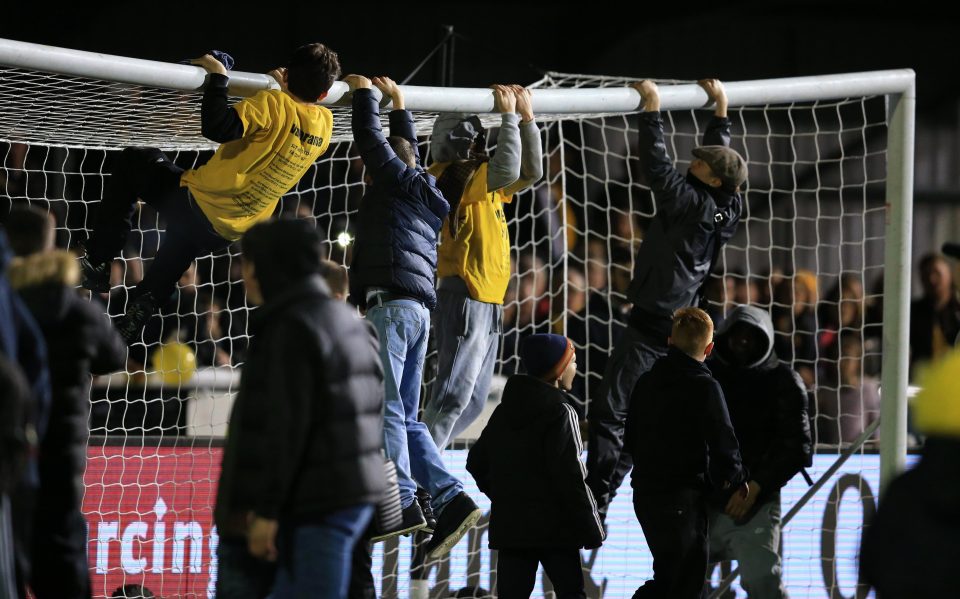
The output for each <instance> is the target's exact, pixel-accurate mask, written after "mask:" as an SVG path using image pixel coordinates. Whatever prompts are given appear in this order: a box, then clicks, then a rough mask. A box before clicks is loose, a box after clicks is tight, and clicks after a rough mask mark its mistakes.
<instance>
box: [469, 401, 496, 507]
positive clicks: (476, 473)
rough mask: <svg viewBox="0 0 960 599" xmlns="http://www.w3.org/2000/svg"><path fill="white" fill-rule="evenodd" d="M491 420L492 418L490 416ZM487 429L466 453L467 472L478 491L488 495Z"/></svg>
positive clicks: (488, 439) (488, 438) (488, 437)
mask: <svg viewBox="0 0 960 599" xmlns="http://www.w3.org/2000/svg"><path fill="white" fill-rule="evenodd" d="M491 420H492V418H491ZM486 431H487V429H484V431H483V432H481V433H480V438H479V439H477V440H476V442H475V443H474V444H473V447H471V448H470V453H468V454H467V472H469V473H470V476H472V477H473V480H474V481H476V483H477V488H478V489H480V492H481V493H483V494H484V495H486V496H487V497H490V491H491V488H490V454H489V452H488V446H489V445H490V436H489V435H487V434H486Z"/></svg>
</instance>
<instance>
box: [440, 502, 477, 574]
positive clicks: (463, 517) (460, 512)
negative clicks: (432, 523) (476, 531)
mask: <svg viewBox="0 0 960 599" xmlns="http://www.w3.org/2000/svg"><path fill="white" fill-rule="evenodd" d="M480 515H481V512H480V508H478V507H477V504H475V503H474V502H473V500H472V499H470V497H469V496H467V494H466V493H460V494H459V495H457V496H456V497H454V498H453V500H452V501H450V503H448V504H447V505H446V506H444V508H443V510H442V511H441V512H440V515H439V516H438V517H437V528H436V529H435V530H434V531H433V539H431V540H430V543H428V544H427V557H428V558H431V559H436V558H438V557H440V556H442V555H445V554H446V553H448V552H449V551H450V550H451V549H453V546H454V545H456V544H457V543H459V542H460V539H462V538H463V535H465V534H467V531H468V530H470V529H471V528H473V527H474V526H476V525H477V520H479V519H480Z"/></svg>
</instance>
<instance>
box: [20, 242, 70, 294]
mask: <svg viewBox="0 0 960 599" xmlns="http://www.w3.org/2000/svg"><path fill="white" fill-rule="evenodd" d="M7 275H8V276H9V277H10V284H11V285H12V286H13V288H14V289H17V290H20V289H24V288H26V287H33V286H36V285H42V284H44V283H57V284H60V285H67V286H69V287H76V286H77V284H78V283H79V282H80V266H79V265H78V264H77V258H76V256H74V255H73V254H71V253H70V252H68V251H65V250H55V251H52V252H40V253H37V254H31V255H29V256H18V257H16V258H14V259H13V260H12V261H11V262H10V270H9V272H8V273H7Z"/></svg>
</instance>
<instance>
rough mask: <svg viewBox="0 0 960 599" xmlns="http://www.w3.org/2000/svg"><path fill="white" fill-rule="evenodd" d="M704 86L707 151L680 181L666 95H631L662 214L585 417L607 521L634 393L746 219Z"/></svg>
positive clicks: (714, 91)
mask: <svg viewBox="0 0 960 599" xmlns="http://www.w3.org/2000/svg"><path fill="white" fill-rule="evenodd" d="M700 85H701V86H702V87H703V88H704V90H706V92H707V95H708V96H709V97H710V99H712V100H713V101H714V102H716V110H715V112H714V116H713V118H712V119H710V122H709V123H708V124H707V127H706V130H705V131H704V133H703V144H704V145H702V146H700V147H699V148H696V149H695V150H694V151H693V155H694V160H693V161H692V162H691V163H690V169H689V171H688V172H687V175H686V176H684V175H683V174H682V173H681V172H680V171H678V170H677V168H676V167H675V166H674V165H673V163H672V162H671V161H670V159H669V157H668V156H667V147H666V144H665V143H664V139H663V119H662V118H661V116H660V96H659V92H658V90H657V86H656V85H655V84H654V83H653V82H651V81H642V82H640V83H638V84H636V85H635V86H634V87H636V89H637V90H638V91H639V92H640V95H641V97H642V99H643V110H644V112H643V113H641V114H640V115H639V118H640V123H639V132H640V143H639V155H640V164H641V168H642V172H643V174H644V176H645V177H646V181H645V183H646V184H647V185H649V186H650V189H651V190H652V191H653V197H654V201H655V204H656V208H657V214H656V216H655V217H654V219H653V220H652V221H651V223H650V227H649V229H648V230H647V232H646V234H645V235H644V239H643V243H642V244H641V245H640V249H639V250H638V252H637V256H636V259H635V261H634V272H633V279H632V281H631V282H630V287H629V288H628V289H627V299H628V300H629V301H630V302H631V303H632V304H633V310H632V312H631V314H630V318H629V322H628V325H629V326H628V327H627V328H626V330H624V332H623V334H622V335H621V336H620V338H619V339H618V340H617V343H616V345H615V346H614V348H613V353H612V354H611V356H610V360H609V361H608V362H607V365H606V370H605V371H604V375H603V381H602V383H601V386H600V396H599V397H595V398H591V399H592V402H591V404H590V407H589V410H588V412H587V418H588V420H589V422H590V427H589V433H590V438H589V450H588V451H587V472H588V475H587V483H588V484H589V485H590V488H591V489H592V490H593V494H594V495H595V496H596V498H597V503H598V504H599V506H600V510H601V515H605V513H606V509H607V506H608V505H609V504H610V501H611V500H612V499H613V497H614V495H616V493H617V489H618V488H619V487H620V483H621V482H623V478H624V476H626V473H627V472H629V471H630V455H629V452H624V451H622V448H623V426H624V420H625V419H626V416H627V410H628V406H629V404H630V394H631V393H632V392H633V387H634V385H635V384H636V382H637V379H639V378H640V375H642V374H643V373H644V372H646V371H648V370H649V369H650V368H651V367H652V366H653V363H654V362H655V361H656V360H657V359H658V358H660V357H662V356H664V355H665V354H666V352H667V337H669V336H670V326H671V318H672V316H673V313H674V312H675V311H676V310H678V309H680V308H684V307H688V306H693V305H696V303H697V302H698V300H699V295H700V288H701V286H702V285H703V282H704V281H705V280H706V278H707V275H708V274H709V273H710V269H711V268H712V267H713V265H714V263H715V262H716V259H717V256H719V255H720V249H721V247H722V246H723V244H725V243H726V242H727V241H728V240H729V239H730V238H731V237H732V236H733V234H734V233H735V232H736V230H737V225H738V224H739V222H740V214H741V212H742V210H743V199H742V197H741V195H740V186H741V185H743V183H744V182H745V181H746V179H747V165H746V162H744V160H743V158H742V157H741V156H740V155H739V154H738V153H737V152H735V151H734V150H732V149H730V148H729V145H730V126H731V123H730V120H729V119H728V118H727V96H726V94H725V93H724V91H723V86H722V85H721V84H720V82H719V81H717V80H716V79H704V80H702V81H700Z"/></svg>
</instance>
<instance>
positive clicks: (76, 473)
mask: <svg viewBox="0 0 960 599" xmlns="http://www.w3.org/2000/svg"><path fill="white" fill-rule="evenodd" d="M11 218H12V219H15V220H17V221H19V222H23V221H33V223H35V224H36V225H37V227H38V228H40V229H43V228H46V229H49V230H47V231H43V233H42V234H40V235H31V237H32V238H33V240H34V244H33V245H31V244H30V243H29V239H24V238H23V237H22V236H21V233H22V232H24V231H33V230H34V227H24V228H23V229H21V230H20V231H18V232H17V233H15V234H14V235H13V239H12V241H13V242H14V244H13V245H14V247H15V248H17V250H18V251H19V252H22V255H20V256H18V257H16V258H14V259H13V261H12V262H11V264H10V269H9V273H8V274H9V277H10V283H11V285H12V286H13V288H14V289H16V290H17V292H18V293H19V294H20V297H21V298H23V301H24V303H25V304H26V306H27V308H29V310H30V313H31V314H32V315H33V317H34V320H36V322H37V324H38V325H39V327H40V330H41V332H42V333H43V336H44V339H45V341H46V345H47V348H48V360H49V368H50V379H51V383H52V384H51V387H52V394H51V397H52V404H51V408H50V417H49V420H48V424H47V433H46V435H44V437H43V439H42V441H41V442H40V448H39V449H40V451H39V467H40V488H39V492H38V494H37V498H36V501H35V503H34V515H33V541H32V550H31V552H32V564H33V567H32V574H31V580H30V587H31V589H32V591H33V594H34V596H36V597H37V599H47V598H51V599H52V598H56V599H61V598H63V599H70V598H81V599H82V598H83V597H89V596H90V576H89V572H88V571H89V564H88V562H87V524H86V520H85V519H84V517H83V514H82V513H81V511H80V508H81V503H82V501H83V471H84V468H85V466H86V463H87V437H88V436H89V431H88V428H87V416H88V414H89V412H90V403H89V401H90V397H89V393H90V375H91V374H95V375H100V374H107V373H110V372H114V371H117V370H120V369H122V368H123V365H124V362H125V360H126V357H127V351H126V346H125V344H124V343H123V340H122V339H121V338H120V335H119V334H118V333H117V332H116V331H115V330H114V328H113V325H112V324H111V323H110V320H109V318H107V316H106V315H105V314H103V313H102V312H101V311H100V310H98V309H97V307H95V305H94V304H91V303H90V302H87V301H85V300H83V299H82V298H81V297H80V296H79V295H78V294H77V292H76V287H77V285H78V284H79V282H80V267H79V265H78V264H77V260H76V257H74V255H73V254H71V253H69V252H65V251H60V250H52V249H49V247H48V246H46V245H45V243H44V240H47V239H53V231H52V226H51V222H50V219H49V216H48V214H47V213H46V212H44V211H42V210H38V209H22V208H21V209H15V210H14V211H13V212H12V213H11Z"/></svg>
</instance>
